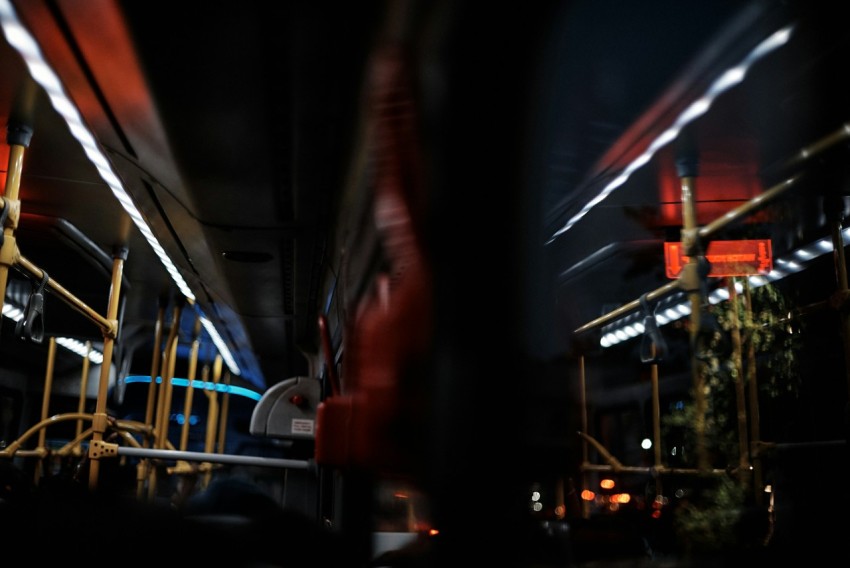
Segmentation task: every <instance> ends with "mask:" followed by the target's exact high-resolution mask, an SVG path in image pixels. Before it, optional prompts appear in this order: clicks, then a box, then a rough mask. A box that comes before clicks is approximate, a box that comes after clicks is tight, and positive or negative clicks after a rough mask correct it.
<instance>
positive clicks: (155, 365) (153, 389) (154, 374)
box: [143, 301, 165, 461]
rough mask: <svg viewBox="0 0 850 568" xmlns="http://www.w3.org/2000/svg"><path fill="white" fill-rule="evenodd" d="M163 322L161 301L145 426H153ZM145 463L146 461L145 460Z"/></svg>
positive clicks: (155, 334)
mask: <svg viewBox="0 0 850 568" xmlns="http://www.w3.org/2000/svg"><path fill="white" fill-rule="evenodd" d="M164 320H165V302H163V301H161V302H160V304H159V311H158V312H157V315H156V328H155V330H154V340H153V346H154V347H153V361H152V363H151V382H150V384H149V385H148V400H147V406H146V407H145V424H148V425H150V426H153V427H154V428H155V427H156V425H155V424H154V414H153V411H154V401H155V400H156V395H157V393H158V392H159V388H158V387H157V382H156V379H157V377H159V375H160V370H159V367H160V364H161V360H162V324H163V321H164ZM143 447H145V448H146V447H148V439H147V438H145V440H144V441H143ZM145 461H147V460H145Z"/></svg>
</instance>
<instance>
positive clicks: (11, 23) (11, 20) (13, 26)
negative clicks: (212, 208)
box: [0, 0, 240, 375]
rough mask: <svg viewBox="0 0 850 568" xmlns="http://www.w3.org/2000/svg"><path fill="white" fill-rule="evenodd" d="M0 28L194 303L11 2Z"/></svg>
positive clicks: (2, 5) (2, 6) (0, 15)
mask: <svg viewBox="0 0 850 568" xmlns="http://www.w3.org/2000/svg"><path fill="white" fill-rule="evenodd" d="M0 26H2V28H3V33H4V34H5V35H6V40H7V41H8V42H9V44H10V45H11V46H12V47H14V48H15V49H16V50H17V51H18V53H19V54H20V55H21V57H22V58H23V60H24V63H25V64H26V66H27V68H28V69H29V72H30V75H31V76H32V78H33V79H34V80H35V81H36V83H38V84H39V85H41V87H42V88H43V89H44V90H45V92H46V93H47V96H48V98H49V99H50V102H51V104H52V105H53V108H54V109H56V112H58V113H59V114H60V115H61V116H62V118H64V119H65V122H66V123H67V125H68V128H69V129H70V131H71V135H72V136H74V138H76V139H77V141H79V142H80V144H81V145H82V147H83V150H84V151H85V153H86V156H88V158H89V160H91V162H92V164H94V166H95V168H97V171H98V173H99V174H100V177H101V178H102V179H103V181H104V182H106V184H107V185H108V186H109V188H110V189H111V190H112V193H113V194H114V195H115V197H116V198H117V199H118V202H119V203H120V204H121V206H122V207H123V208H124V210H125V211H126V212H127V214H128V215H129V216H130V218H131V219H132V220H133V223H135V225H136V227H138V229H139V231H141V233H142V235H143V236H144V237H145V240H147V242H148V243H149V244H150V246H151V248H152V249H153V251H154V253H156V255H157V256H158V257H159V260H160V262H162V264H163V266H165V269H166V270H167V271H168V273H169V274H170V275H171V278H172V280H174V283H175V284H176V285H177V287H178V288H179V289H180V292H181V293H182V294H183V295H184V296H185V297H186V298H188V299H189V300H194V299H195V294H194V293H193V292H192V290H191V288H189V285H188V284H186V281H185V280H183V277H182V276H181V275H180V272H179V271H178V270H177V267H176V266H175V265H174V263H173V262H171V259H170V258H169V257H168V255H167V254H166V252H165V250H164V249H163V248H162V245H160V244H159V241H157V239H156V237H155V236H154V234H153V232H152V231H151V229H150V227H148V225H147V223H146V222H145V220H144V218H143V217H142V214H141V213H140V212H139V210H138V209H137V208H136V206H135V204H134V203H133V200H132V199H131V197H130V195H129V194H128V193H127V192H126V190H125V189H124V186H123V184H122V183H121V180H120V179H119V178H118V176H117V175H116V174H115V172H114V171H113V170H112V166H111V165H110V162H109V160H108V159H107V158H106V156H105V155H104V154H103V152H101V150H100V147H99V146H98V144H97V141H96V140H95V138H94V136H93V135H92V133H91V132H90V131H89V129H88V128H87V127H86V126H85V124H83V120H82V117H81V116H80V113H79V111H78V110H77V108H76V106H75V105H74V103H73V102H71V100H70V99H69V98H68V96H67V95H66V94H65V90H64V88H63V87H62V82H61V81H60V80H59V77H58V76H57V75H56V73H55V72H54V71H53V69H51V67H50V65H48V63H47V61H45V59H44V57H43V56H42V54H41V49H40V48H39V46H38V44H37V43H36V41H35V38H34V37H33V36H32V35H31V34H30V33H29V31H28V30H27V29H26V28H24V26H23V24H21V21H20V20H19V19H18V15H17V13H16V12H15V10H14V8H13V7H12V4H11V2H9V0H0ZM202 321H203V322H204V327H205V328H206V329H207V332H208V333H209V334H210V337H212V339H213V342H214V343H215V345H216V347H217V348H218V350H219V352H220V353H221V355H222V358H223V359H224V361H225V363H226V364H227V367H228V368H229V369H230V371H231V372H232V373H233V374H235V375H238V374H239V373H240V371H239V367H238V365H236V362H235V361H234V359H233V356H232V355H231V354H230V350H229V349H228V348H227V346H226V345H225V344H224V341H222V339H221V336H219V334H218V332H216V330H215V329H214V328H213V326H212V324H211V323H210V322H209V321H208V320H206V319H205V318H204V319H203V320H202Z"/></svg>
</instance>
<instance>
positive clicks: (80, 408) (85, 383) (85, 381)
mask: <svg viewBox="0 0 850 568" xmlns="http://www.w3.org/2000/svg"><path fill="white" fill-rule="evenodd" d="M89 355H91V341H86V354H85V356H84V357H83V370H82V373H81V375H80V401H79V403H78V404H77V412H79V413H80V414H82V413H83V412H85V411H86V393H87V392H88V390H89ZM82 433H83V421H82V419H81V420H77V439H80V435H81V434H82ZM74 451H75V452H79V451H80V445H79V444H77V446H76V447H75V448H74Z"/></svg>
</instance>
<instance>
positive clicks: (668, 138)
mask: <svg viewBox="0 0 850 568" xmlns="http://www.w3.org/2000/svg"><path fill="white" fill-rule="evenodd" d="M792 31H793V26H787V27H785V28H782V29H780V30H779V31H776V32H774V33H773V34H772V35H771V36H770V37H768V38H767V39H765V40H764V41H762V42H761V43H760V44H759V45H757V46H756V48H755V49H753V50H752V51H751V52H750V53H749V54H748V55H747V56H746V57H745V58H744V60H743V61H741V63H739V64H738V65H736V66H735V67H732V68H730V69H727V70H726V71H725V72H724V73H722V74H721V75H720V77H718V78H717V79H715V81H714V82H713V83H712V84H711V86H710V87H709V88H708V90H707V91H706V92H705V94H703V96H702V97H700V98H699V99H697V100H696V101H694V102H693V103H691V104H690V105H689V106H688V107H687V108H686V109H685V110H684V111H683V112H682V113H681V114H680V115H679V116H678V118H677V119H676V121H675V122H674V123H673V125H672V126H671V127H670V128H668V129H667V130H665V131H664V132H662V133H661V134H660V135H659V136H658V137H657V138H656V139H655V140H653V141H652V143H651V144H650V145H649V147H648V148H647V149H646V151H645V152H644V153H643V154H641V155H640V156H638V157H637V158H636V159H635V160H634V161H632V162H631V163H630V164H629V165H627V166H626V167H625V169H624V170H623V172H622V173H621V174H620V175H618V176H617V177H616V178H615V179H614V180H613V181H611V182H610V183H608V185H606V186H605V187H604V188H603V189H602V191H601V192H599V194H598V195H597V196H596V197H594V198H593V199H591V200H590V202H588V203H587V204H586V205H585V206H584V207H582V208H581V210H580V211H579V212H578V213H576V214H575V215H573V217H572V218H571V219H570V220H569V221H567V223H566V224H565V225H564V226H563V227H561V228H560V229H558V230H557V231H555V234H553V235H552V237H551V238H550V239H549V240H548V241H547V242H546V244H547V245H548V244H550V243H552V242H554V240H555V239H556V238H558V237H559V236H560V235H563V234H564V233H566V232H567V231H569V230H570V229H572V228H573V226H575V224H576V223H578V222H579V221H580V220H581V218H582V217H584V216H585V215H587V214H588V213H589V212H590V210H591V209H593V208H594V207H595V206H596V205H598V204H599V203H601V202H602V201H603V200H604V199H605V198H606V197H608V196H609V195H611V193H612V192H613V191H614V190H615V189H617V188H618V187H620V186H621V185H623V184H624V183H626V180H628V179H629V177H630V176H631V175H632V174H633V173H634V172H635V171H637V170H638V169H640V168H641V167H643V166H644V165H645V164H647V163H648V162H649V161H650V160H651V159H652V157H653V156H654V155H655V153H656V152H657V151H658V150H660V149H661V148H662V147H664V146H666V145H667V144H669V143H670V142H672V141H673V140H675V139H676V137H677V136H679V132H681V131H682V129H683V128H685V126H687V125H688V124H690V123H691V122H693V121H694V120H696V119H697V118H699V117H700V116H702V115H703V114H705V113H706V112H708V109H709V108H711V105H712V103H713V102H714V100H715V99H716V98H717V97H718V96H720V95H721V94H723V93H724V92H726V91H727V90H729V89H731V88H732V87H734V86H735V85H737V84H739V83H740V82H741V81H743V80H744V77H745V76H746V74H747V71H748V70H749V69H750V67H752V65H753V64H754V63H755V62H756V61H758V60H759V59H761V58H762V57H764V56H765V55H767V54H768V53H771V52H772V51H774V50H775V49H777V48H779V47H781V46H783V45H785V44H786V43H788V40H789V39H790V37H791V32H792Z"/></svg>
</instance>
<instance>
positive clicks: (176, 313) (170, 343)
mask: <svg viewBox="0 0 850 568" xmlns="http://www.w3.org/2000/svg"><path fill="white" fill-rule="evenodd" d="M182 311H183V306H182V304H180V303H178V304H176V305H175V306H174V308H173V309H172V312H171V329H170V330H169V332H168V340H167V341H166V343H165V352H164V356H163V360H162V369H161V370H160V377H161V379H162V384H160V386H159V393H158V394H157V405H156V423H155V424H154V426H155V434H156V436H155V438H154V448H159V449H162V448H164V447H165V439H166V438H167V437H168V436H167V432H166V431H165V429H166V428H167V424H168V422H167V418H168V406H167V403H168V398H167V397H168V385H169V384H171V377H170V376H169V374H168V369H169V366H170V361H169V360H170V359H172V357H171V353H172V351H176V345H177V336H178V332H179V330H180V316H181V314H182Z"/></svg>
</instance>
